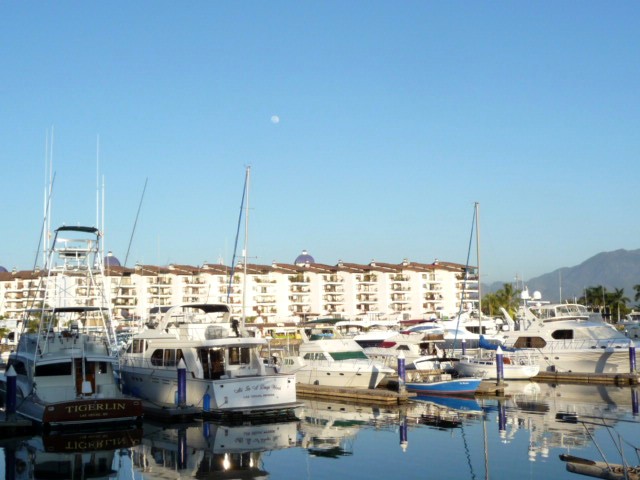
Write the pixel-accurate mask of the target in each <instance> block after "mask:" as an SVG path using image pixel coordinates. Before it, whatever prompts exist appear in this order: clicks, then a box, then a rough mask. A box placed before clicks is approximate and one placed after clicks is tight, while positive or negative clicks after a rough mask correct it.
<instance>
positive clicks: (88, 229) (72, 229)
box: [56, 225, 99, 234]
mask: <svg viewBox="0 0 640 480" xmlns="http://www.w3.org/2000/svg"><path fill="white" fill-rule="evenodd" d="M56 232H84V233H95V234H97V233H98V232H99V230H98V229H97V228H96V227H81V226H77V227H72V226H67V225H63V226H62V227H59V228H58V229H57V230H56Z"/></svg>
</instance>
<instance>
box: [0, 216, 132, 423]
mask: <svg viewBox="0 0 640 480" xmlns="http://www.w3.org/2000/svg"><path fill="white" fill-rule="evenodd" d="M100 237H101V234H100V232H99V230H98V229H97V228H94V227H81V226H77V227H65V226H63V227H60V228H58V229H57V230H56V231H55V234H54V236H53V240H52V244H51V247H50V248H49V250H48V256H47V268H46V271H45V273H43V274H42V276H41V280H40V286H39V288H38V289H37V290H36V291H35V293H34V296H33V298H30V299H28V301H29V302H30V304H31V305H33V307H32V309H31V310H30V311H29V312H28V316H27V317H25V318H24V319H23V322H22V333H21V335H20V338H19V341H18V345H17V347H16V350H15V352H12V353H11V354H10V355H9V359H8V361H7V366H6V370H5V371H3V372H2V374H0V393H1V394H3V395H5V394H6V393H8V391H12V390H13V388H11V389H8V388H7V386H8V384H9V382H13V379H12V378H11V377H13V376H15V385H16V398H15V402H16V409H15V410H16V413H17V414H19V415H21V416H22V417H25V418H27V419H29V420H32V421H34V422H36V423H37V424H39V425H41V426H43V427H45V428H62V427H68V426H74V427H75V428H77V427H81V426H84V427H93V426H94V425H96V424H100V425H105V426H112V425H113V424H114V423H117V422H121V423H131V422H134V421H138V422H140V421H141V420H142V416H143V410H142V403H141V402H140V401H139V400H138V399H135V398H131V397H126V396H124V395H123V394H122V393H121V392H120V389H119V387H118V384H117V381H116V377H115V374H114V372H115V369H114V367H115V366H116V365H117V357H116V356H115V336H114V334H113V330H112V328H111V323H110V319H111V315H110V310H109V306H108V302H107V301H106V298H105V297H106V296H105V294H104V292H103V291H102V286H101V285H99V284H97V283H96V282H95V277H96V275H99V274H100V273H103V272H102V263H101V259H100V255H99V254H100ZM78 290H81V291H83V292H84V295H83V296H82V297H79V296H76V295H74V296H73V297H72V299H70V298H69V296H68V295H69V294H70V292H76V291H78Z"/></svg>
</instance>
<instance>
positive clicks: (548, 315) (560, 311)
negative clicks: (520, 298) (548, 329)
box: [532, 304, 589, 320]
mask: <svg viewBox="0 0 640 480" xmlns="http://www.w3.org/2000/svg"><path fill="white" fill-rule="evenodd" d="M532 310H534V314H535V315H536V316H537V317H538V318H539V319H541V320H550V319H558V318H567V317H570V318H576V317H585V318H587V317H589V312H588V311H587V308H586V307H585V306H584V305H577V304H563V305H555V306H554V307H551V308H549V307H546V308H545V307H542V308H539V309H532Z"/></svg>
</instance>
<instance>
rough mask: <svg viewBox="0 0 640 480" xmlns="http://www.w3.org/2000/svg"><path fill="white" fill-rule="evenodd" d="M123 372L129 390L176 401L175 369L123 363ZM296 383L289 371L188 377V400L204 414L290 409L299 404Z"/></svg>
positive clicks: (145, 396)
mask: <svg viewBox="0 0 640 480" xmlns="http://www.w3.org/2000/svg"><path fill="white" fill-rule="evenodd" d="M121 374H122V379H123V384H124V387H123V388H124V389H125V391H126V392H127V393H129V394H131V395H133V396H135V397H138V398H141V399H143V400H147V401H150V402H153V403H157V404H163V405H175V404H176V402H177V398H178V396H177V392H178V377H177V373H176V371H175V370H173V371H171V370H167V371H162V370H160V369H150V368H134V369H131V368H128V367H126V366H123V367H122V370H121ZM295 383H296V382H295V376H294V375H285V374H274V375H252V376H246V377H241V376H238V377H230V378H222V379H219V380H203V379H197V378H188V377H187V380H186V400H185V403H186V405H189V406H193V407H196V408H199V409H202V411H203V412H204V413H208V412H210V413H226V412H229V413H231V412H245V413H251V412H252V411H256V412H258V411H266V410H286V409H290V408H294V407H295V406H296V405H297V404H296V388H295Z"/></svg>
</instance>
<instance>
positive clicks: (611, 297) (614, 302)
mask: <svg viewBox="0 0 640 480" xmlns="http://www.w3.org/2000/svg"><path fill="white" fill-rule="evenodd" d="M627 303H629V299H628V298H627V297H625V296H624V288H616V289H615V290H614V291H613V292H612V293H609V294H607V304H608V305H609V306H611V307H612V312H611V314H612V316H615V317H616V318H617V321H620V318H622V317H624V316H625V315H626V314H627V313H629V309H628V308H627Z"/></svg>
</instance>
